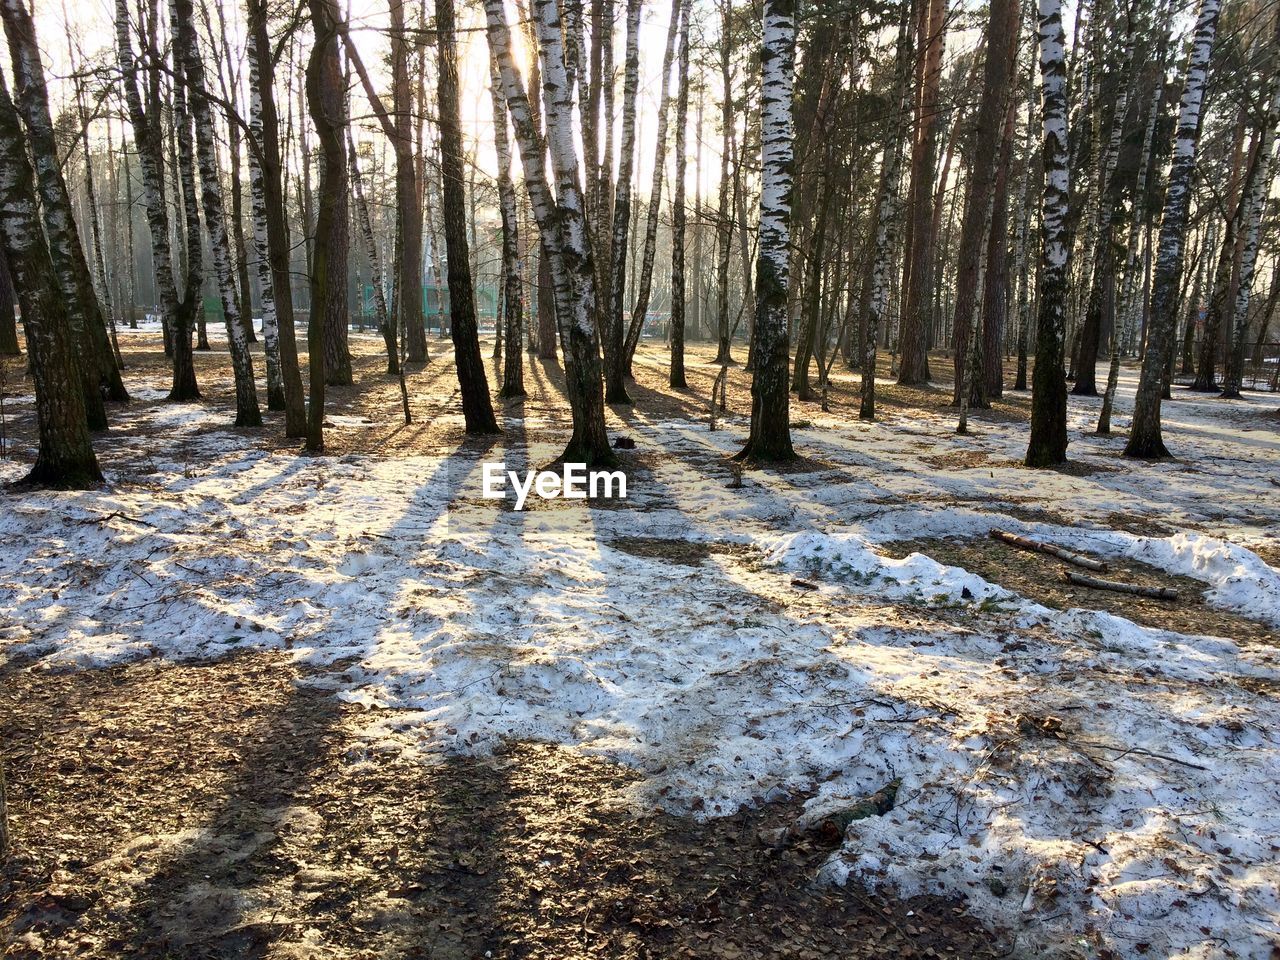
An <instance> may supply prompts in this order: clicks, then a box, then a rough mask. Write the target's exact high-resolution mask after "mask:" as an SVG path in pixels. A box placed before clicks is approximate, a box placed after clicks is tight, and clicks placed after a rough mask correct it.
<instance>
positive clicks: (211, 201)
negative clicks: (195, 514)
mask: <svg viewBox="0 0 1280 960" xmlns="http://www.w3.org/2000/svg"><path fill="white" fill-rule="evenodd" d="M172 4H173V13H174V22H175V23H176V24H177V28H178V29H177V36H176V38H175V48H176V50H177V55H178V56H179V57H180V58H181V59H182V60H183V69H184V72H185V75H186V77H185V78H186V84H187V87H188V89H189V90H190V94H191V97H190V100H191V112H192V114H193V116H194V119H195V128H196V152H197V154H198V156H199V164H200V188H201V189H200V197H201V200H202V201H203V206H204V222H205V228H206V229H207V230H208V231H209V246H210V248H211V250H212V252H213V267H214V274H215V277H216V279H217V281H218V293H219V295H220V296H221V297H222V312H223V316H224V318H225V319H226V327H227V342H228V343H229V344H230V347H231V367H232V370H233V371H234V373H235V383H236V426H237V427H258V426H261V425H262V413H261V411H260V410H259V409H258V392H257V388H256V386H255V385H254V380H253V358H252V356H251V355H250V353H249V343H248V338H247V337H246V336H245V332H244V322H243V320H242V319H241V314H240V306H241V304H240V297H239V295H238V291H237V290H236V276H235V264H234V263H233V262H232V257H231V247H230V242H229V237H228V235H227V220H226V215H225V212H224V210H223V206H222V185H221V184H220V183H219V180H218V156H217V143H216V141H215V139H214V130H213V111H212V109H211V108H210V101H209V97H208V95H207V93H206V87H205V74H204V61H203V60H202V59H201V57H200V47H199V43H198V41H197V39H196V25H195V12H194V10H193V9H192V4H191V0H172Z"/></svg>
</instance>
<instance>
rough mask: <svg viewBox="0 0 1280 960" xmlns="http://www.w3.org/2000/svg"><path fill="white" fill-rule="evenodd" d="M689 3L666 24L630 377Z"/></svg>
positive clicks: (677, 2)
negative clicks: (675, 64) (674, 72)
mask: <svg viewBox="0 0 1280 960" xmlns="http://www.w3.org/2000/svg"><path fill="white" fill-rule="evenodd" d="M688 3H689V0H671V20H670V22H669V23H668V25H667V45H666V47H665V49H664V52H663V55H662V75H661V77H660V83H661V91H660V92H661V101H660V103H659V105H658V139H657V142H656V144H655V153H654V160H653V182H652V183H651V184H650V186H649V212H648V219H647V220H646V221H645V230H644V254H643V256H642V257H641V260H640V284H639V287H638V289H637V290H636V299H635V306H634V307H633V308H632V310H631V323H630V325H629V326H628V327H627V338H626V342H625V343H624V345H623V358H622V366H623V372H624V373H625V374H626V375H627V376H628V377H629V376H631V360H632V358H633V357H634V356H635V352H636V345H637V344H638V343H639V342H640V333H641V332H642V331H643V329H644V320H645V315H646V314H647V313H648V312H649V294H650V292H651V290H652V284H653V258H654V256H655V254H656V252H657V244H658V211H659V209H660V207H661V204H662V180H663V175H664V173H665V171H666V163H667V122H668V121H667V118H668V115H669V114H670V112H671V86H670V83H671V60H672V57H673V56H674V54H675V49H676V34H677V31H678V30H679V27H680V24H681V22H682V21H683V20H684V12H685V9H686V8H687V6H688Z"/></svg>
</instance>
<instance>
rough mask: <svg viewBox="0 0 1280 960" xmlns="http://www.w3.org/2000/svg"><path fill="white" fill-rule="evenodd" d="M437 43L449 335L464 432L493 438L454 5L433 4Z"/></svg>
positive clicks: (495, 424) (440, 1) (438, 1)
mask: <svg viewBox="0 0 1280 960" xmlns="http://www.w3.org/2000/svg"><path fill="white" fill-rule="evenodd" d="M436 44H437V49H438V52H439V57H440V84H439V95H438V103H437V106H438V108H439V111H440V179H441V181H442V182H443V187H444V191H443V192H444V210H443V213H444V239H445V245H446V249H447V252H448V256H449V330H450V335H451V336H452V338H453V360H454V366H455V367H456V368H457V371H458V388H459V389H460V390H461V391H462V415H463V418H464V419H465V420H466V425H467V433H497V432H498V421H497V420H496V419H495V417H494V415H493V403H492V402H491V401H490V399H489V381H488V379H487V377H486V376H485V369H484V357H483V356H481V353H480V335H479V333H478V331H477V328H476V307H475V289H474V288H473V287H472V285H471V254H470V251H469V249H468V245H467V214H466V192H465V188H464V181H463V177H464V176H465V173H464V163H465V160H464V157H463V155H462V124H461V121H460V119H459V116H458V111H459V104H458V46H457V39H456V37H455V34H454V18H453V0H436Z"/></svg>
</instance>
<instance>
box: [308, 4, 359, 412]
mask: <svg viewBox="0 0 1280 960" xmlns="http://www.w3.org/2000/svg"><path fill="white" fill-rule="evenodd" d="M339 16H341V14H339ZM338 29H339V31H341V29H342V22H341V21H339V24H338ZM339 71H340V73H341V80H340V82H339V84H338V85H336V86H334V87H332V88H326V89H325V96H327V97H329V99H330V102H329V104H328V106H327V107H326V110H327V112H328V115H329V118H330V119H331V121H332V122H333V124H334V126H335V129H336V130H337V133H338V139H339V153H340V156H341V158H342V163H341V164H340V165H339V166H337V167H335V168H334V170H333V171H332V172H333V173H334V174H336V175H337V176H336V179H335V180H334V181H333V182H332V183H330V184H329V192H328V193H321V194H320V196H321V198H322V205H324V206H330V207H332V208H333V210H332V214H333V216H332V217H331V218H330V220H329V229H330V231H331V234H330V236H329V238H328V243H329V249H328V254H327V255H328V258H329V263H328V269H327V270H326V273H325V276H326V278H327V280H328V282H329V295H328V296H327V297H326V298H325V317H324V323H325V328H324V371H325V373H324V375H325V385H326V386H330V387H345V386H350V385H351V384H353V383H354V382H355V377H354V375H353V373H352V369H351V346H350V342H349V340H348V334H349V327H350V323H351V314H350V311H349V309H348V303H347V294H348V292H349V287H348V269H349V260H350V257H351V224H350V221H351V218H350V216H349V214H350V210H349V206H348V202H347V193H348V190H349V189H350V183H349V181H348V180H347V163H346V159H347V158H346V150H345V149H343V148H342V143H341V141H342V137H343V131H344V130H345V129H346V127H347V123H348V117H347V85H348V80H347V71H346V69H345V64H343V62H342V60H341V58H340V59H339ZM322 149H323V148H322ZM321 162H322V163H323V162H324V161H323V160H322V161H321ZM316 222H317V223H319V219H318V218H317V221H316Z"/></svg>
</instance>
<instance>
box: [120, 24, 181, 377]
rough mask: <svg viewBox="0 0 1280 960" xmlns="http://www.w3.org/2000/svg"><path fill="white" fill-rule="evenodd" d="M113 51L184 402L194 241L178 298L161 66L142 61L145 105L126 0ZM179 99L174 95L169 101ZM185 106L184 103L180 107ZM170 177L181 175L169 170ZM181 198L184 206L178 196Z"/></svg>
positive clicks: (170, 349) (169, 347) (167, 336)
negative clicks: (167, 189) (171, 239)
mask: <svg viewBox="0 0 1280 960" xmlns="http://www.w3.org/2000/svg"><path fill="white" fill-rule="evenodd" d="M115 26H116V47H117V50H116V53H117V57H118V61H119V66H120V73H121V77H122V83H123V85H124V91H125V103H126V105H127V107H128V111H129V123H130V125H131V126H132V127H133V132H134V145H135V147H136V148H137V151H138V167H139V170H140V172H141V178H142V198H143V204H144V206H145V208H146V212H147V226H148V228H149V231H150V234H151V262H152V265H153V266H154V268H155V269H154V272H155V282H156V288H157V293H158V295H159V300H160V313H161V323H162V324H163V326H164V330H165V339H166V347H167V350H166V352H167V353H171V354H172V360H173V381H172V385H171V386H170V389H169V400H171V401H174V402H187V401H190V400H198V399H199V398H200V390H199V388H198V387H197V386H196V373H195V364H194V362H193V360H192V357H191V329H192V323H193V320H194V316H195V311H196V309H197V307H196V304H197V303H198V301H199V289H200V280H201V262H200V256H199V244H197V245H196V253H197V256H196V257H195V259H194V260H193V259H192V258H191V256H190V251H191V247H190V246H188V247H187V248H186V250H187V255H186V256H185V257H184V262H183V264H182V274H183V295H182V298H181V299H179V296H178V288H177V275H176V273H175V271H174V268H173V258H172V254H171V252H170V245H169V211H168V205H167V201H166V198H165V176H164V130H163V127H162V126H161V116H160V110H159V99H160V96H159V86H160V68H159V65H158V64H156V63H150V64H148V65H147V67H146V73H145V74H144V76H145V77H146V79H147V81H148V96H147V101H148V104H149V108H147V107H144V105H143V99H142V92H141V90H140V89H139V86H138V75H139V72H140V71H139V68H138V64H137V62H136V61H135V59H134V56H133V44H132V41H131V40H130V36H129V8H128V5H127V2H126V0H116V24H115ZM181 105H182V102H181V100H180V98H178V97H175V101H174V106H175V107H179V106H181ZM184 109H185V108H184ZM174 177H175V179H183V180H184V182H185V179H186V178H185V177H182V176H180V171H178V170H176V169H175V170H174ZM179 202H180V204H181V205H183V206H184V207H185V203H183V201H182V199H181V197H180V200H179Z"/></svg>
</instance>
